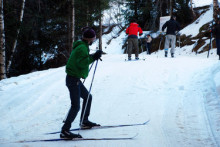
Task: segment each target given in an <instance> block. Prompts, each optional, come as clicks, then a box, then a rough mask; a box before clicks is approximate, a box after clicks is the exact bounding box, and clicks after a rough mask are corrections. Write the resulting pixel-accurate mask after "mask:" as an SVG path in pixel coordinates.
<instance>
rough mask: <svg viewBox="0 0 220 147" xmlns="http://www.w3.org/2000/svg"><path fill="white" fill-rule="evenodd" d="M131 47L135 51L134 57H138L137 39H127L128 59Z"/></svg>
mask: <svg viewBox="0 0 220 147" xmlns="http://www.w3.org/2000/svg"><path fill="white" fill-rule="evenodd" d="M133 47H134V50H135V57H136V58H138V55H139V47H138V39H137V38H128V57H131V53H132V49H133Z"/></svg>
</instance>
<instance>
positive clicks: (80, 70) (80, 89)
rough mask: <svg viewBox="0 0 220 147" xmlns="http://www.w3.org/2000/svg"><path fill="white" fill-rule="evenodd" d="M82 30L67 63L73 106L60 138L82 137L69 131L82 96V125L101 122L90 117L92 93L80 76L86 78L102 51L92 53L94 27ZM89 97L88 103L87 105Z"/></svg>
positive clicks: (67, 80) (92, 125)
mask: <svg viewBox="0 0 220 147" xmlns="http://www.w3.org/2000/svg"><path fill="white" fill-rule="evenodd" d="M82 31H83V35H82V40H78V41H76V42H74V43H73V50H72V53H71V55H70V58H69V60H68V62H67V65H66V73H67V75H66V86H67V87H68V89H69V93H70V100H71V107H70V110H69V112H68V114H67V118H66V120H65V123H64V125H63V127H62V130H61V133H60V138H65V139H73V138H82V136H81V135H79V134H73V133H71V132H70V131H69V130H70V128H71V124H72V122H73V121H74V119H75V118H76V116H77V113H78V111H79V109H80V97H81V98H82V99H83V106H82V113H81V117H80V118H81V121H80V122H81V127H86V128H91V127H94V126H99V124H96V123H93V122H91V121H89V119H88V117H89V114H90V108H91V102H92V95H91V94H90V95H89V92H88V90H87V89H86V87H85V86H84V85H83V83H82V82H81V80H80V78H83V79H85V78H86V77H87V76H88V73H89V64H90V63H92V62H94V61H95V60H98V59H100V58H101V55H102V51H101V50H98V51H96V52H95V53H94V54H91V55H90V54H89V45H91V44H92V43H93V41H94V40H95V39H96V34H95V31H94V30H93V29H91V28H88V27H86V28H84V29H83V30H82ZM88 95H89V96H88ZM87 99H88V103H87V106H86V102H87ZM85 107H86V108H85ZM85 109H86V110H85ZM84 110H85V114H84V119H83V118H82V117H83V112H84ZM82 119H83V120H82Z"/></svg>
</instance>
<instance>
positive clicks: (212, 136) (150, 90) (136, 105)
mask: <svg viewBox="0 0 220 147" xmlns="http://www.w3.org/2000/svg"><path fill="white" fill-rule="evenodd" d="M124 57H125V56H124V55H105V56H104V57H103V62H99V64H98V68H97V71H96V75H95V79H94V83H93V87H92V92H91V93H92V94H93V103H92V108H91V116H90V119H91V120H92V121H95V122H98V123H100V124H103V125H104V124H106V125H108V124H130V123H142V122H144V121H146V120H148V119H150V122H149V123H148V124H147V125H145V126H135V127H124V128H117V129H116V128H112V129H100V130H88V131H81V132H80V133H81V135H83V137H103V136H104V137H117V136H132V135H134V134H135V133H138V136H137V137H136V138H135V139H133V140H124V141H84V142H74V143H72V142H56V143H54V142H53V143H52V142H51V143H50V142H40V143H39V142H38V143H9V142H15V141H20V140H32V139H48V138H58V137H59V134H55V135H44V133H47V132H53V131H59V130H60V128H61V126H62V120H63V119H64V117H65V115H66V113H67V111H68V109H69V106H70V100H69V94H68V90H67V88H66V86H65V68H64V67H61V68H57V69H50V70H47V71H41V72H35V73H31V74H27V75H22V76H19V77H14V78H10V79H6V80H2V81H1V82H0V89H1V90H0V94H1V98H2V103H1V104H0V106H1V107H0V112H1V113H0V115H1V122H0V126H1V129H0V130H1V135H0V146H69V145H74V146H80V147H81V146H82V147H83V146H88V144H89V146H94V147H101V146H105V147H108V146H109V147H110V146H122V147H125V146H126V147H133V146H138V147H146V146H151V147H158V146H164V147H172V146H180V147H182V146H187V147H188V146H189V147H190V146H192V147H195V146H196V147H197V146H198V147H200V146H206V147H217V146H219V145H220V142H219V140H220V135H219V134H220V133H219V131H220V97H219V83H216V81H217V80H216V78H218V77H219V73H220V64H219V61H217V60H213V59H205V58H198V57H194V58H193V57H179V58H178V57H177V58H174V59H173V58H158V57H156V55H151V56H146V60H145V61H143V60H140V61H129V62H125V61H124ZM201 65H202V66H201ZM92 73H93V70H92V71H91V73H90V76H89V77H88V78H87V79H86V82H85V85H86V87H87V88H89V86H90V82H91V78H92ZM78 123H79V116H78V117H77V118H76V120H75V121H74V123H73V125H72V128H76V127H78Z"/></svg>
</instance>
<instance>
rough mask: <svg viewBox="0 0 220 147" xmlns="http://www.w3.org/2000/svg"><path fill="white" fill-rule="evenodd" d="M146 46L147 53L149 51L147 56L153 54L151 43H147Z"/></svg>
mask: <svg viewBox="0 0 220 147" xmlns="http://www.w3.org/2000/svg"><path fill="white" fill-rule="evenodd" d="M145 46H146V51H147V54H149V55H150V54H151V49H150V47H151V43H145Z"/></svg>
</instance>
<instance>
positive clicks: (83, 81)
mask: <svg viewBox="0 0 220 147" xmlns="http://www.w3.org/2000/svg"><path fill="white" fill-rule="evenodd" d="M94 63H95V62H93V63H92V65H91V66H90V68H89V72H90V70H91V69H92V66H93V64H94ZM85 81H86V79H84V80H83V84H84V83H85ZM70 109H71V106H70V108H69V111H68V113H67V114H66V117H65V119H64V120H63V123H65V121H66V118H67V116H68V115H69V113H70Z"/></svg>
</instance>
